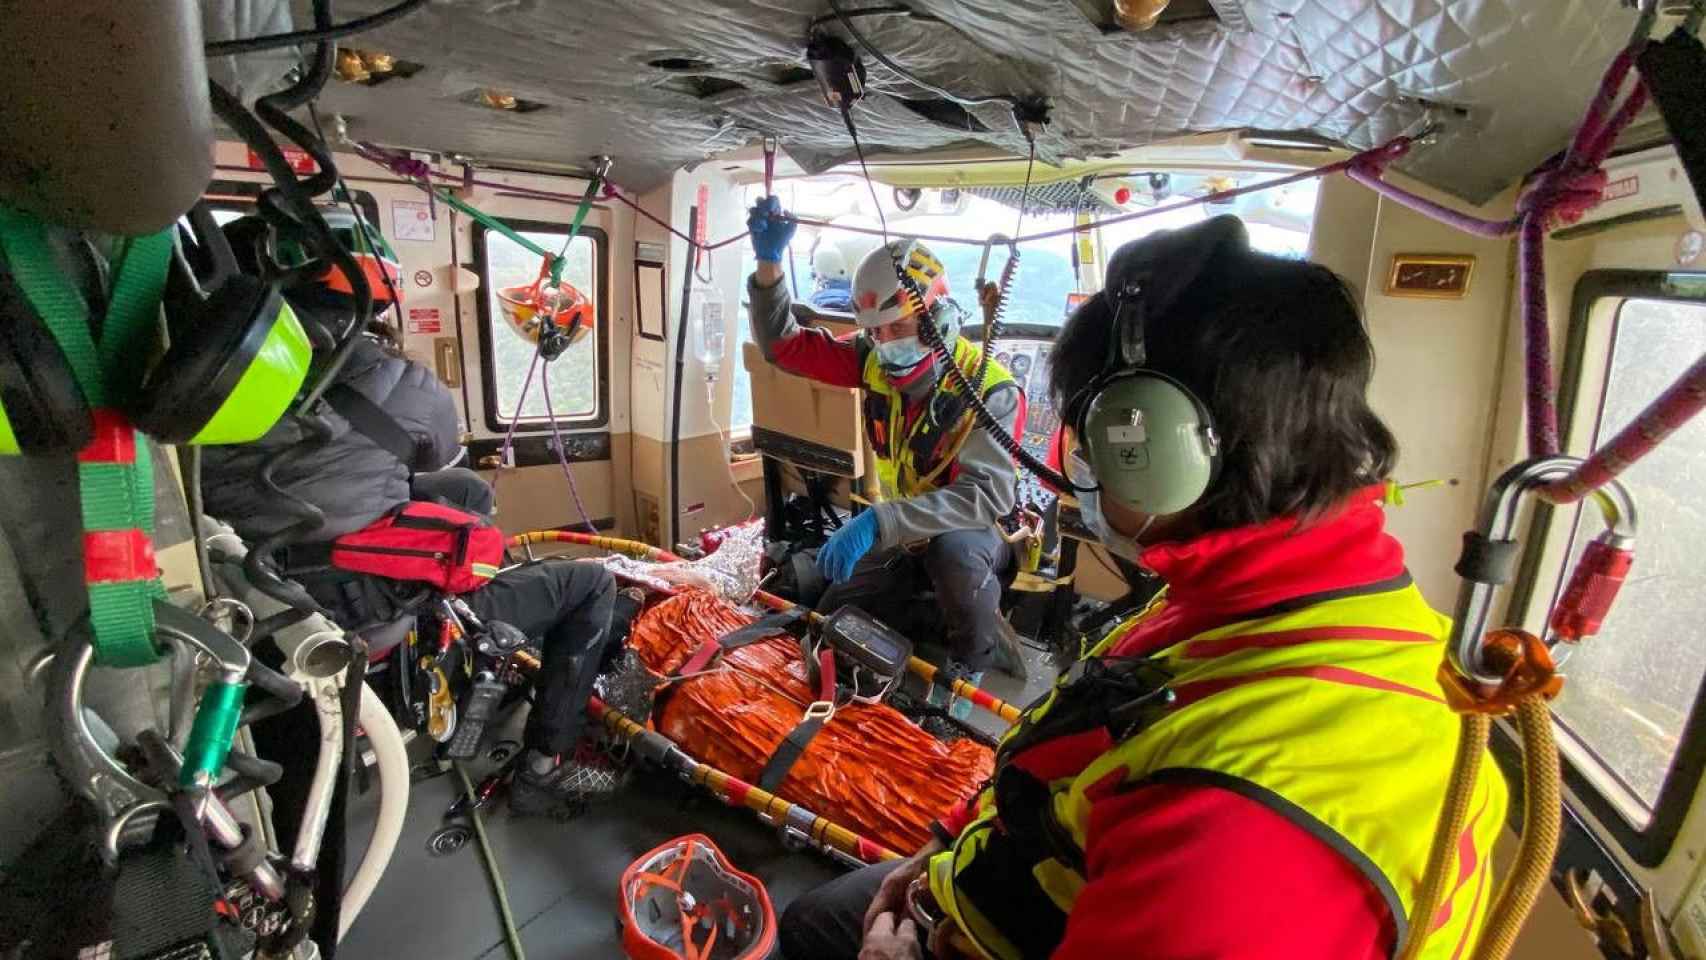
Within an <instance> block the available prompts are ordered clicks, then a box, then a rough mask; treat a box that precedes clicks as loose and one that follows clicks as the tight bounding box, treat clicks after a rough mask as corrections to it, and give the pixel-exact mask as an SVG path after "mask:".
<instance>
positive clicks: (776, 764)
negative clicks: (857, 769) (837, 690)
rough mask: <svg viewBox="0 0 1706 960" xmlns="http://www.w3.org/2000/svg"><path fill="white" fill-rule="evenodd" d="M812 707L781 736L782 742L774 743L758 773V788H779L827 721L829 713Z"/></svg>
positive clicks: (775, 789)
mask: <svg viewBox="0 0 1706 960" xmlns="http://www.w3.org/2000/svg"><path fill="white" fill-rule="evenodd" d="M815 706H817V704H813V705H812V707H815ZM812 707H807V708H806V716H805V719H803V720H801V721H800V723H799V726H796V727H795V728H794V729H793V730H791V731H790V732H789V733H788V735H787V736H786V737H783V738H782V742H781V743H778V744H777V745H776V750H775V752H774V753H772V754H770V759H769V760H767V761H766V762H765V764H764V769H763V770H762V771H760V772H759V774H758V786H759V788H760V789H762V790H765V791H767V792H769V793H775V792H776V791H777V790H779V789H780V788H781V786H782V781H783V780H786V779H787V778H788V771H790V770H792V769H794V764H796V763H798V762H799V761H800V757H802V756H804V755H805V752H806V747H808V746H810V745H811V742H812V739H813V738H814V737H816V736H817V735H818V731H820V730H822V729H823V726H824V724H826V723H828V722H829V718H830V714H828V713H819V712H816V711H814V710H813V709H812Z"/></svg>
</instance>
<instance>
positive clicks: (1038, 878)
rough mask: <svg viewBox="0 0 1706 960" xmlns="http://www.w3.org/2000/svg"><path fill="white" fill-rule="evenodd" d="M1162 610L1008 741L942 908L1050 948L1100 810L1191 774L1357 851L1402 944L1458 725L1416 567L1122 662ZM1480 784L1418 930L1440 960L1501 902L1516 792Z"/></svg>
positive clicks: (938, 866) (1428, 953)
mask: <svg viewBox="0 0 1706 960" xmlns="http://www.w3.org/2000/svg"><path fill="white" fill-rule="evenodd" d="M1164 603H1165V599H1164V597H1163V598H1162V599H1160V600H1158V601H1156V603H1154V604H1151V606H1150V608H1149V609H1148V610H1146V611H1145V612H1144V613H1143V614H1140V615H1139V616H1138V617H1136V618H1134V619H1132V620H1131V621H1128V622H1127V623H1126V624H1124V625H1123V626H1121V627H1120V628H1118V629H1116V630H1115V631H1114V632H1113V633H1112V634H1110V636H1109V637H1108V638H1107V639H1106V640H1104V641H1103V642H1102V643H1101V644H1099V645H1098V646H1097V647H1096V648H1095V649H1094V650H1092V651H1091V653H1090V656H1089V657H1088V658H1087V659H1086V660H1085V661H1083V662H1081V663H1080V664H1079V665H1078V666H1076V667H1075V668H1074V669H1073V670H1071V671H1069V672H1068V673H1067V674H1065V675H1064V676H1063V677H1062V678H1061V679H1060V680H1059V681H1057V684H1056V687H1055V689H1054V690H1053V691H1051V692H1050V693H1049V694H1048V695H1047V696H1045V697H1044V698H1043V699H1042V700H1040V701H1038V703H1037V704H1036V705H1034V706H1033V707H1032V708H1031V709H1029V710H1028V711H1026V713H1025V714H1024V715H1023V716H1022V717H1021V719H1020V722H1019V723H1018V724H1017V725H1015V726H1014V728H1013V729H1012V730H1011V731H1009V733H1008V735H1007V737H1006V738H1005V739H1004V741H1003V743H1002V746H1001V749H1000V751H999V753H998V754H997V760H996V774H995V776H994V778H993V779H992V781H991V785H990V786H989V787H988V788H986V789H985V790H984V792H983V794H982V795H981V796H980V797H979V799H978V815H977V816H976V818H975V819H973V821H972V822H971V824H970V825H968V826H967V827H966V829H965V830H963V831H961V833H960V835H959V837H958V838H957V839H956V840H955V842H954V845H953V847H952V849H950V850H948V851H945V852H943V853H940V854H937V855H936V856H935V857H933V858H932V859H931V861H930V865H929V873H928V876H929V883H930V891H931V894H932V896H933V897H934V898H935V900H936V902H937V903H938V904H939V905H940V907H941V908H942V910H943V911H944V912H945V913H946V914H947V915H948V916H949V917H951V918H953V920H954V921H955V922H956V923H957V925H958V926H959V928H960V930H961V931H962V932H964V933H965V934H966V936H967V937H968V938H969V939H970V940H971V941H972V942H973V943H974V944H975V945H976V946H977V947H978V948H979V950H981V951H982V952H983V953H984V954H985V955H986V956H988V957H990V958H993V960H1019V958H1032V957H1046V956H1048V955H1049V954H1050V953H1052V952H1053V950H1054V949H1055V947H1056V946H1057V945H1058V944H1059V942H1060V940H1061V938H1062V937H1063V936H1064V933H1065V929H1066V918H1067V914H1068V913H1069V912H1070V911H1071V909H1072V905H1073V902H1074V900H1075V899H1076V898H1077V895H1078V892H1079V890H1080V889H1081V888H1082V887H1083V885H1084V883H1085V882H1086V872H1085V867H1084V850H1085V845H1086V842H1087V837H1088V827H1089V819H1090V807H1091V804H1092V803H1093V802H1094V801H1095V800H1098V799H1102V798H1104V797H1107V796H1109V795H1111V794H1116V793H1120V792H1125V791H1130V790H1135V789H1139V788H1141V787H1144V786H1147V785H1151V784H1157V783H1164V782H1165V783H1191V784H1198V785H1202V786H1212V787H1217V788H1220V789H1226V790H1231V791H1233V792H1235V793H1238V794H1239V795H1241V796H1244V797H1246V798H1248V799H1250V800H1253V801H1255V802H1257V803H1261V804H1262V805H1263V806H1266V807H1268V808H1269V809H1271V810H1273V811H1274V812H1276V813H1278V814H1280V815H1281V816H1283V817H1285V818H1286V819H1287V820H1288V821H1290V822H1292V823H1294V824H1296V825H1297V826H1299V827H1301V828H1303V829H1305V830H1307V831H1309V832H1310V833H1311V834H1312V835H1314V836H1316V837H1318V838H1320V839H1321V840H1322V841H1323V842H1325V843H1326V844H1328V845H1329V846H1331V847H1332V848H1333V849H1334V850H1336V851H1338V852H1339V853H1340V854H1341V855H1343V856H1344V857H1345V858H1346V859H1347V860H1349V861H1350V862H1351V863H1352V864H1353V865H1354V866H1355V867H1356V868H1357V870H1358V871H1359V872H1360V873H1361V874H1362V875H1363V876H1364V877H1366V878H1367V879H1368V881H1369V883H1370V884H1371V885H1372V886H1373V887H1374V889H1375V890H1376V891H1378V892H1379V894H1380V896H1381V897H1382V899H1383V900H1384V901H1385V902H1386V904H1387V907H1388V910H1389V911H1390V913H1391V915H1392V917H1393V918H1394V920H1395V921H1396V925H1397V935H1396V937H1395V938H1394V949H1396V945H1397V944H1401V943H1403V942H1404V939H1405V935H1406V930H1407V924H1408V923H1409V922H1411V921H1412V920H1413V919H1414V918H1411V916H1410V914H1411V907H1412V904H1413V902H1414V900H1415V898H1416V895H1417V891H1418V889H1419V887H1420V884H1421V882H1422V878H1423V873H1424V872H1425V870H1426V867H1427V862H1428V852H1429V847H1430V843H1431V841H1432V838H1433V831H1434V824H1435V821H1436V819H1437V816H1438V812H1439V807H1440V803H1441V800H1442V796H1441V790H1442V788H1443V786H1444V784H1445V783H1446V782H1447V781H1448V780H1449V778H1450V775H1451V769H1452V760H1453V754H1454V751H1455V748H1456V744H1457V738H1458V734H1459V731H1458V724H1457V719H1456V717H1455V715H1454V714H1453V713H1452V712H1451V711H1450V709H1448V708H1447V707H1446V705H1445V701H1444V698H1443V697H1441V696H1440V692H1439V687H1438V684H1437V682H1436V680H1435V678H1434V677H1435V671H1436V669H1437V668H1438V666H1439V660H1440V655H1441V650H1440V647H1441V645H1442V643H1443V640H1444V638H1445V635H1446V633H1447V629H1448V626H1449V624H1448V621H1446V619H1445V618H1444V617H1441V616H1440V615H1439V614H1437V613H1435V612H1434V611H1433V610H1431V609H1429V608H1428V606H1427V605H1426V603H1425V602H1424V601H1423V600H1422V598H1421V594H1420V592H1419V591H1418V590H1417V589H1416V588H1415V586H1414V585H1413V584H1412V583H1410V581H1409V578H1408V576H1407V575H1406V576H1404V577H1403V578H1401V579H1400V580H1396V581H1390V582H1387V583H1381V584H1374V585H1371V586H1370V587H1367V588H1362V589H1361V590H1358V591H1356V592H1354V593H1352V594H1349V595H1347V594H1345V593H1343V592H1336V593H1335V594H1333V595H1332V596H1330V597H1323V598H1321V599H1320V600H1318V601H1317V602H1314V603H1307V601H1306V605H1303V606H1299V605H1297V603H1296V602H1292V603H1288V604H1287V605H1286V608H1285V609H1284V610H1279V611H1274V612H1271V613H1267V614H1262V613H1258V614H1255V615H1252V616H1248V617H1246V618H1245V619H1243V620H1241V621H1239V622H1235V623H1232V624H1228V625H1226V626H1222V627H1218V628H1216V629H1213V630H1209V631H1206V632H1203V633H1201V634H1198V635H1196V636H1194V637H1191V638H1190V639H1188V640H1186V641H1184V642H1182V643H1178V644H1175V645H1174V646H1172V647H1170V648H1168V649H1167V650H1165V651H1163V652H1161V653H1160V654H1158V655H1156V656H1155V657H1153V658H1141V659H1133V658H1118V657H1109V656H1106V651H1108V650H1110V649H1112V648H1114V647H1115V646H1116V645H1117V644H1118V643H1119V641H1120V639H1121V638H1123V637H1124V636H1126V635H1127V634H1128V633H1129V632H1130V631H1131V630H1132V629H1133V628H1134V627H1135V626H1136V625H1137V624H1139V623H1141V622H1142V621H1143V620H1144V619H1145V618H1146V617H1148V616H1151V615H1153V614H1154V612H1155V611H1157V610H1159V609H1160V608H1161V606H1162V605H1164ZM1371 718H1379V719H1378V722H1372V721H1371ZM1485 769H1486V770H1488V771H1494V770H1496V769H1497V767H1496V766H1495V765H1493V764H1491V763H1488V764H1486V766H1485ZM1371 779H1372V780H1378V781H1379V783H1380V789H1378V790H1370V789H1367V785H1368V783H1369V781H1370V780H1371ZM1475 789H1476V796H1475V799H1474V805H1473V810H1472V819H1471V820H1470V823H1469V826H1468V829H1467V830H1466V831H1465V834H1464V836H1463V837H1462V838H1461V843H1460V845H1459V849H1460V850H1463V851H1465V853H1464V855H1463V856H1462V858H1461V859H1460V870H1459V875H1458V876H1457V877H1455V878H1454V881H1453V883H1452V884H1451V887H1450V893H1449V897H1448V899H1447V900H1446V901H1445V904H1444V905H1443V906H1442V908H1441V909H1440V911H1439V912H1438V913H1437V914H1436V915H1435V916H1434V917H1432V918H1427V919H1426V920H1425V921H1420V922H1428V923H1430V924H1431V928H1430V929H1431V930H1432V936H1430V937H1429V939H1428V941H1427V944H1426V946H1425V948H1424V950H1423V952H1422V954H1421V955H1422V956H1423V957H1425V958H1430V960H1432V958H1436V957H1437V958H1446V957H1450V956H1452V955H1453V952H1454V951H1456V950H1458V949H1459V947H1460V945H1462V944H1467V943H1470V942H1471V938H1472V937H1473V936H1474V935H1475V932H1476V931H1477V930H1478V929H1479V928H1480V925H1481V923H1482V921H1483V919H1484V915H1485V912H1486V909H1487V903H1488V900H1489V899H1490V897H1491V896H1492V883H1491V871H1490V864H1489V862H1488V860H1489V857H1490V854H1491V852H1492V848H1493V843H1494V840H1495V839H1496V838H1497V835H1498V832H1499V831H1500V830H1501V829H1503V824H1504V818H1505V806H1506V801H1507V794H1506V789H1505V785H1504V782H1503V781H1502V780H1501V779H1500V778H1499V776H1498V774H1496V773H1491V772H1489V773H1486V774H1484V775H1483V776H1482V777H1481V778H1480V781H1479V782H1478V783H1477V784H1476V788H1475Z"/></svg>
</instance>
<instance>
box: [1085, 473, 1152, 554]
mask: <svg viewBox="0 0 1706 960" xmlns="http://www.w3.org/2000/svg"><path fill="white" fill-rule="evenodd" d="M1066 476H1067V479H1069V480H1071V481H1072V485H1073V486H1075V487H1093V488H1094V489H1092V490H1088V491H1082V492H1079V493H1076V494H1074V496H1076V497H1077V498H1078V515H1079V516H1080V517H1082V518H1083V519H1084V526H1086V527H1088V528H1089V529H1090V532H1091V533H1094V534H1095V535H1096V539H1097V540H1099V541H1101V544H1102V546H1104V547H1106V548H1107V549H1108V552H1109V553H1111V554H1113V555H1114V556H1116V557H1121V558H1123V559H1126V560H1130V561H1131V562H1132V563H1137V562H1138V559H1137V558H1138V555H1139V554H1140V553H1141V552H1142V548H1141V547H1139V546H1138V542H1137V541H1138V538H1140V537H1142V536H1143V535H1144V534H1145V533H1147V532H1148V531H1149V525H1150V524H1152V523H1154V522H1155V518H1154V517H1153V516H1151V517H1148V518H1147V519H1145V520H1144V521H1143V526H1142V528H1141V529H1139V530H1138V531H1137V535H1136V536H1132V537H1128V536H1126V535H1125V534H1123V533H1120V532H1119V531H1117V530H1115V529H1114V528H1113V527H1111V526H1109V525H1108V518H1107V516H1105V515H1104V514H1103V513H1102V487H1101V485H1100V484H1098V483H1097V482H1096V474H1095V472H1094V471H1093V470H1091V469H1090V464H1089V463H1088V462H1086V461H1085V460H1084V458H1083V456H1082V455H1081V454H1080V453H1079V452H1078V451H1077V450H1074V451H1072V455H1071V456H1070V457H1067V458H1066Z"/></svg>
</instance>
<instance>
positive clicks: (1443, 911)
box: [1428, 797, 1487, 933]
mask: <svg viewBox="0 0 1706 960" xmlns="http://www.w3.org/2000/svg"><path fill="white" fill-rule="evenodd" d="M1486 812H1487V798H1486V797H1482V798H1481V807H1480V809H1478V810H1476V811H1475V815H1474V816H1472V817H1470V818H1469V823H1468V825H1467V826H1465V827H1464V828H1463V832H1462V833H1461V834H1459V835H1458V837H1457V885H1456V886H1454V887H1452V888H1451V892H1450V893H1448V894H1446V895H1445V902H1444V903H1441V904H1440V905H1439V910H1438V911H1436V912H1435V913H1434V920H1433V926H1431V927H1429V928H1428V932H1429V933H1432V932H1433V931H1435V930H1438V929H1440V928H1442V927H1444V926H1445V925H1446V924H1448V923H1450V922H1451V904H1452V903H1453V901H1455V900H1456V899H1457V895H1458V894H1459V893H1462V892H1463V887H1464V886H1465V885H1466V884H1468V883H1469V878H1470V877H1473V876H1474V875H1475V868H1476V867H1478V866H1480V865H1481V852H1480V851H1479V850H1477V849H1476V848H1475V825H1476V824H1478V823H1480V822H1481V814H1483V813H1486ZM1469 908H1470V909H1471V910H1473V909H1475V905H1474V904H1470V905H1469Z"/></svg>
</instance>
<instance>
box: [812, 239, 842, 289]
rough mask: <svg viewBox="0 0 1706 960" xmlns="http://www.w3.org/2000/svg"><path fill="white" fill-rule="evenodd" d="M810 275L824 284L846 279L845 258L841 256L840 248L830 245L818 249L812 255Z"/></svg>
mask: <svg viewBox="0 0 1706 960" xmlns="http://www.w3.org/2000/svg"><path fill="white" fill-rule="evenodd" d="M812 273H813V274H814V275H816V277H817V279H818V280H820V281H824V282H828V281H830V280H846V279H848V277H847V258H846V257H844V256H842V255H841V248H839V247H837V246H835V245H834V244H832V243H826V244H824V245H823V246H821V247H818V248H817V252H816V253H814V254H812Z"/></svg>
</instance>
